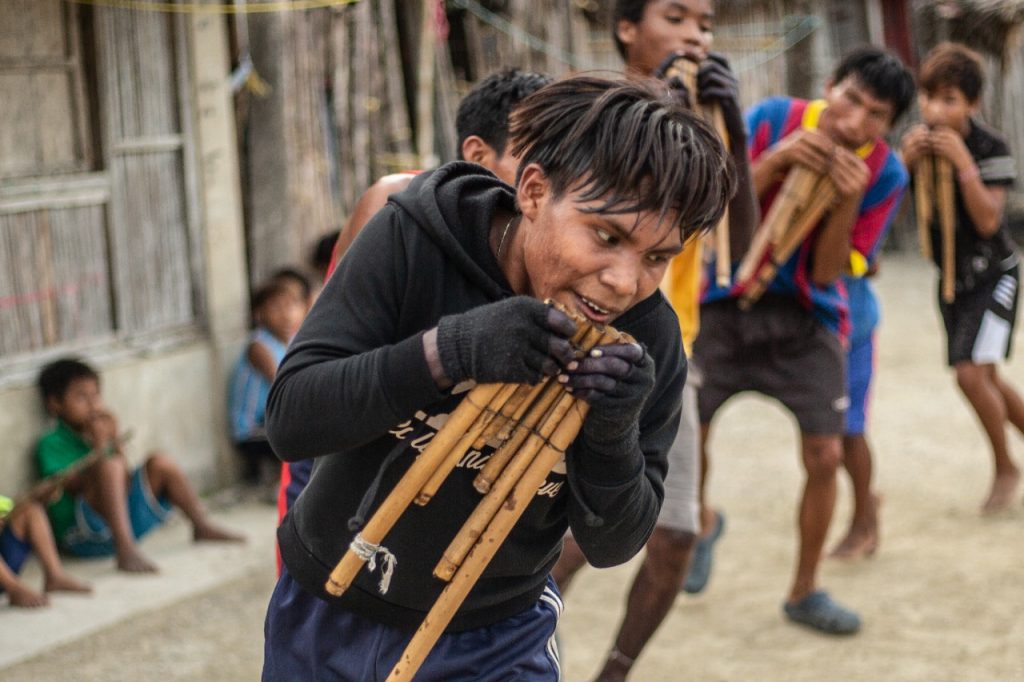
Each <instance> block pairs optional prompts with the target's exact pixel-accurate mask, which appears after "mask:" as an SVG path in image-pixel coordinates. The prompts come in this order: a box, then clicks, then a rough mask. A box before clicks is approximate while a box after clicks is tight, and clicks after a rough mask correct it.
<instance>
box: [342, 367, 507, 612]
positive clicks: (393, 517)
mask: <svg viewBox="0 0 1024 682" xmlns="http://www.w3.org/2000/svg"><path fill="white" fill-rule="evenodd" d="M502 386H503V384H481V385H479V386H476V387H475V388H474V389H473V390H472V391H470V392H469V395H467V396H466V397H465V398H463V399H462V402H461V403H459V406H458V407H457V408H456V409H455V411H454V412H452V414H451V416H450V417H449V418H448V422H447V423H446V424H445V426H446V427H449V425H450V427H449V428H447V429H442V430H441V431H438V433H437V434H436V435H435V436H434V439H433V440H432V441H430V444H429V445H428V446H427V447H426V449H424V450H423V452H422V453H421V454H420V456H419V457H417V458H416V461H414V462H413V463H412V465H411V466H410V467H409V470H408V471H407V472H406V473H405V475H404V476H403V477H402V479H401V480H400V481H399V482H398V485H397V486H395V489H394V490H392V491H391V493H390V494H389V495H388V496H387V497H386V498H385V499H384V502H382V503H381V505H380V507H378V508H377V511H376V512H375V513H374V514H373V516H372V517H370V520H369V522H368V523H367V524H366V526H365V527H364V528H363V529H362V531H361V532H359V533H358V534H357V535H356V537H355V539H354V540H353V544H355V543H356V541H357V540H358V541H362V542H363V543H366V544H368V545H371V546H376V545H379V544H380V542H381V540H383V539H384V536H385V535H387V533H388V531H390V530H391V528H392V527H393V526H394V525H395V522H396V521H397V520H398V517H399V515H401V513H402V512H403V511H405V509H406V507H408V506H409V503H410V502H412V500H413V498H414V497H416V495H417V494H418V493H419V491H420V488H421V487H422V486H423V484H424V482H426V481H427V479H429V478H430V476H431V475H432V474H433V473H434V470H435V469H437V467H438V465H439V463H440V462H442V461H443V460H444V458H445V456H446V455H447V454H448V451H449V450H450V449H451V447H452V446H453V445H454V444H455V443H456V442H457V441H458V440H459V439H460V438H461V437H462V436H463V434H464V433H465V432H466V430H467V429H469V428H470V426H472V424H473V423H474V422H475V421H476V420H477V418H478V417H479V416H480V413H481V412H482V411H483V409H484V407H485V406H486V405H487V404H488V403H489V402H490V401H491V399H492V398H493V397H494V396H495V395H496V394H497V392H498V391H499V390H501V388H502ZM364 563H366V559H363V558H361V557H360V556H359V555H358V554H356V552H355V551H354V550H353V549H352V547H351V546H350V547H349V549H348V550H346V552H345V554H344V556H342V558H341V560H340V561H339V562H338V565H337V566H335V567H334V570H333V571H331V576H330V578H329V579H328V581H327V583H326V585H324V589H325V590H327V592H328V593H330V594H332V595H334V596H336V597H337V596H340V595H341V594H342V593H343V592H344V591H345V590H347V589H348V587H349V585H351V584H352V580H353V578H355V575H356V573H358V572H359V569H360V568H362V566H363V564H364Z"/></svg>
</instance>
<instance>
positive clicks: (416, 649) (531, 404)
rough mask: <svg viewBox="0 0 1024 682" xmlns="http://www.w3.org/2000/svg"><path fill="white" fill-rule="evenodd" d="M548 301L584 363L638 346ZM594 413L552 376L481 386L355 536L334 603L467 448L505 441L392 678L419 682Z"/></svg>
mask: <svg viewBox="0 0 1024 682" xmlns="http://www.w3.org/2000/svg"><path fill="white" fill-rule="evenodd" d="M548 303H549V305H554V306H555V307H557V308H558V309H559V310H561V311H562V312H563V313H565V314H567V315H569V316H570V317H571V318H572V319H573V321H574V322H576V324H577V332H576V335H575V336H574V337H573V338H572V343H573V345H574V346H575V347H576V348H577V349H578V350H577V355H578V356H579V357H582V356H583V355H585V354H586V353H588V352H589V351H590V350H591V349H593V348H594V346H597V345H603V344H611V343H632V342H633V339H632V338H631V337H630V336H629V335H628V334H623V333H621V332H618V331H616V330H615V329H613V328H611V327H598V326H595V325H592V324H591V323H590V322H589V321H588V320H587V319H586V318H584V317H582V316H581V315H579V314H577V313H575V312H573V311H570V310H568V309H566V308H564V307H562V306H560V305H558V304H556V303H552V302H550V301H549V302H548ZM587 409H588V405H587V403H586V402H584V401H582V400H579V399H577V398H575V397H574V396H573V395H572V394H571V393H569V392H568V391H566V390H565V388H564V387H563V386H562V385H561V384H560V383H559V382H557V381H553V380H550V379H549V378H547V377H545V379H544V380H542V381H541V382H540V383H538V384H535V385H528V384H481V385H478V386H476V387H475V388H474V389H473V390H471V391H470V392H469V394H468V395H467V396H466V397H465V398H464V399H463V400H462V402H461V403H460V404H459V406H458V407H457V408H456V409H455V411H454V412H452V414H451V416H450V417H449V418H448V421H447V422H446V423H445V424H444V426H443V427H442V428H441V429H440V430H439V431H438V432H437V434H436V435H435V436H434V439H433V440H432V441H431V442H430V444H429V445H428V446H427V448H426V449H425V450H424V451H423V452H422V453H421V454H420V456H419V457H418V458H417V459H416V461H415V462H413V464H412V465H411V466H410V467H409V470H408V471H407V472H406V473H405V475H404V476H403V477H402V479H401V480H400V481H399V482H398V484H397V485H396V486H395V488H394V490H392V491H391V493H390V494H389V495H388V496H387V498H385V499H384V501H383V502H382V503H381V505H380V507H379V508H378V509H377V511H376V512H375V513H374V514H373V516H372V517H371V518H370V520H369V521H368V522H367V524H366V526H365V527H364V528H363V529H362V531H361V532H360V533H359V534H357V535H356V537H355V539H354V540H353V541H352V544H351V545H350V546H349V549H348V551H346V552H345V555H344V556H343V557H342V558H341V561H339V562H338V565H337V566H335V568H334V570H333V571H332V572H331V576H330V578H329V580H328V581H327V584H326V585H325V589H326V590H327V592H329V593H330V594H333V595H335V596H339V595H341V594H342V593H343V592H344V591H345V590H346V589H348V587H349V586H350V585H351V584H352V581H353V580H354V579H355V576H356V574H357V573H358V572H359V569H360V568H361V567H362V566H363V564H364V563H365V562H366V561H367V560H370V559H372V557H373V556H374V554H375V553H376V552H377V551H378V549H379V548H380V544H381V542H382V541H383V540H384V537H385V536H386V535H387V533H388V532H389V531H390V530H391V528H392V527H393V526H394V525H395V523H396V522H397V521H398V518H399V517H400V516H401V515H402V513H403V512H404V511H405V509H406V508H408V506H409V504H410V503H416V504H419V505H424V504H427V503H428V502H429V501H430V499H431V498H432V497H433V496H434V494H435V493H436V492H437V490H438V489H439V488H440V487H441V484H442V483H443V482H444V480H445V478H447V476H448V474H449V473H451V471H452V469H454V468H455V466H456V465H457V464H458V462H459V460H460V459H462V457H463V455H464V454H465V453H466V451H467V450H468V449H470V448H471V447H472V448H477V449H479V448H481V447H483V446H484V444H485V443H486V442H487V441H489V440H491V439H492V438H497V439H498V441H500V442H501V445H500V446H499V447H498V448H497V449H496V450H495V451H494V453H493V454H492V455H491V457H490V459H489V460H488V461H487V463H486V465H485V466H484V468H483V469H482V470H481V471H480V473H479V474H478V475H477V477H476V480H475V481H474V482H473V486H474V487H475V488H476V490H477V491H478V492H480V493H482V494H483V497H482V498H481V500H480V502H479V504H478V505H477V507H476V509H475V510H474V511H473V513H472V514H471V515H470V517H469V519H467V521H466V522H465V524H464V525H463V526H462V528H461V530H460V531H459V533H458V534H457V535H456V536H455V539H454V540H452V542H451V544H450V545H449V546H448V548H447V549H446V550H445V552H444V555H443V557H442V558H441V560H440V562H439V563H438V565H437V566H436V567H435V569H434V575H435V576H436V577H437V578H439V579H441V580H444V581H446V582H447V583H448V585H446V586H445V588H444V590H443V591H442V592H441V595H440V596H439V597H438V599H437V601H436V602H435V603H434V606H433V607H432V608H431V610H430V612H429V613H428V614H427V616H426V618H425V619H424V620H423V623H422V624H421V625H420V627H419V629H418V630H417V631H416V634H415V635H414V636H413V638H412V641H411V642H410V643H409V645H408V646H407V647H406V649H405V651H404V652H403V653H402V656H401V658H400V659H399V662H398V664H397V665H396V666H395V668H394V669H393V670H392V671H391V675H390V676H389V677H388V680H390V681H392V682H398V681H399V680H411V679H412V678H413V676H414V675H415V674H416V671H417V670H419V668H420V666H421V665H422V664H423V661H424V660H426V657H427V655H428V654H429V653H430V650H431V649H432V648H433V646H434V644H435V643H436V642H437V639H438V638H439V637H440V636H441V634H442V633H443V632H444V630H445V628H446V627H447V626H448V624H449V623H450V622H451V620H452V618H453V617H454V616H455V612H456V611H457V610H458V608H459V606H460V605H461V604H462V602H463V601H464V600H465V598H466V595H467V594H469V591H470V589H472V587H473V585H475V584H476V582H477V580H478V579H479V578H480V575H481V574H482V573H483V571H484V569H485V568H486V567H487V565H488V564H489V563H490V561H491V559H493V558H494V555H495V554H496V553H497V552H498V549H499V548H500V547H501V545H502V543H503V542H504V541H505V538H506V537H507V536H508V534H509V533H510V532H511V530H512V527H513V526H514V525H515V523H516V522H517V521H518V520H519V517H520V516H522V514H523V512H524V511H525V510H526V507H527V506H528V505H529V504H530V502H531V501H532V500H533V498H534V496H535V495H536V492H537V490H538V489H539V488H540V486H541V485H543V483H544V480H545V479H546V477H547V475H548V474H549V473H550V471H551V469H552V468H553V467H554V466H555V465H556V464H558V462H559V461H560V460H561V459H562V457H563V456H564V454H565V451H566V449H567V448H568V447H569V445H570V444H571V443H572V442H573V440H574V439H575V438H576V435H577V434H578V433H579V431H580V429H581V428H582V426H583V420H584V418H585V417H586V415H587Z"/></svg>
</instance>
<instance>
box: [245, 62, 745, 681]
mask: <svg viewBox="0 0 1024 682" xmlns="http://www.w3.org/2000/svg"><path fill="white" fill-rule="evenodd" d="M510 132H511V140H512V147H511V150H512V152H513V153H514V154H515V155H516V156H517V157H518V158H520V166H519V170H518V173H517V183H516V187H515V189H513V188H511V187H509V186H508V185H506V184H504V183H502V182H501V181H500V180H498V179H497V178H495V177H494V176H492V175H490V174H485V173H481V172H480V170H479V168H478V167H477V166H475V165H471V164H466V163H453V164H448V165H446V166H443V167H441V168H440V169H438V170H435V171H431V172H427V173H423V174H421V175H419V176H417V177H416V178H415V179H414V180H413V181H412V182H411V183H410V185H409V187H408V188H407V189H406V190H405V191H404V192H402V193H400V194H397V195H393V196H392V197H391V198H390V199H389V201H388V204H387V205H386V206H385V207H384V209H383V210H381V211H380V212H379V213H377V214H376V215H375V216H374V218H373V219H371V221H370V222H369V224H367V226H366V227H365V228H364V230H363V231H362V234H361V235H360V237H359V239H357V240H356V241H355V242H354V243H353V245H352V247H351V249H350V251H349V252H348V254H347V255H346V257H345V258H344V259H343V260H342V261H341V263H340V264H339V266H338V269H337V270H336V271H335V273H334V274H333V275H332V276H331V278H330V280H329V281H328V283H327V286H326V287H325V289H324V292H323V294H321V296H320V298H319V299H318V301H317V303H316V304H315V305H314V307H313V310H312V311H311V313H310V315H309V317H307V319H306V321H305V322H304V324H303V326H302V329H301V330H300V331H299V334H298V335H297V336H296V338H295V341H294V342H293V344H292V346H291V349H290V350H289V352H288V354H287V355H286V357H285V360H284V362H283V364H282V366H281V369H280V371H279V373H278V377H277V379H276V381H275V383H274V386H273V387H272V389H271V394H270V400H269V403H268V410H267V414H268V421H267V426H268V434H269V436H270V439H271V442H272V443H273V445H274V450H275V452H277V453H278V455H280V456H281V457H282V458H284V459H288V458H293V457H308V456H310V455H312V456H316V457H323V459H322V460H321V461H320V462H318V464H317V467H316V470H315V473H314V475H313V477H312V478H311V480H310V483H309V486H308V487H307V488H306V490H305V491H304V492H303V494H302V495H301V496H300V497H299V499H298V500H297V501H296V503H295V505H294V506H293V507H292V509H291V511H290V512H289V514H288V516H287V517H286V518H285V521H284V524H283V525H282V527H281V528H280V530H279V532H278V537H279V540H280V545H281V554H282V557H283V559H284V563H285V571H284V572H283V574H282V576H281V579H280V580H279V581H278V585H277V588H276V589H275V592H274V595H273V596H272V598H271V601H270V605H269V608H268V613H267V622H266V648H265V658H264V671H263V679H264V680H293V679H313V678H316V679H332V680H373V679H382V677H383V676H384V675H386V674H387V672H388V671H389V670H390V669H391V667H392V666H393V665H394V663H395V662H396V660H397V659H398V657H399V655H400V654H401V652H402V649H403V648H404V647H405V645H406V643H407V642H408V640H409V637H410V635H411V631H412V630H413V629H415V628H416V627H417V626H418V625H419V623H420V621H421V620H422V619H423V617H424V615H425V613H426V612H427V611H428V610H429V609H430V607H431V604H432V603H433V601H434V600H435V599H436V598H437V596H438V595H439V594H440V592H441V588H442V583H440V582H438V581H436V580H435V579H433V578H432V577H431V571H432V568H433V567H434V565H435V564H436V563H437V560H438V559H439V558H440V556H441V554H442V552H443V550H444V546H445V545H446V544H447V542H448V541H449V540H450V539H451V538H452V537H453V536H454V535H455V533H456V531H457V530H458V529H459V526H461V524H462V522H463V521H464V520H465V519H466V517H467V516H468V514H469V513H470V512H471V511H472V510H473V508H474V507H475V506H476V504H477V502H478V501H479V494H478V493H476V492H475V490H474V489H473V487H472V481H473V478H474V477H475V473H476V468H478V467H480V466H482V465H483V462H484V461H485V460H486V458H487V457H488V456H489V455H490V454H491V448H492V445H493V443H492V444H489V445H488V446H485V447H484V448H483V449H482V450H481V451H475V450H470V451H469V452H468V453H467V454H466V456H465V457H464V458H463V460H462V462H460V466H458V467H456V468H455V470H454V471H453V472H452V474H451V475H450V476H449V477H448V478H447V480H446V481H445V483H444V484H443V485H442V486H441V488H440V490H439V491H438V492H437V494H436V495H435V496H434V498H433V500H432V501H431V502H430V503H429V504H428V505H427V506H425V507H410V508H409V509H408V510H406V512H405V513H404V514H403V515H402V516H401V517H400V518H399V520H398V522H397V524H396V525H395V526H394V527H393V529H392V530H391V532H390V533H388V534H387V536H386V537H385V538H384V540H383V542H382V544H381V546H380V547H379V548H378V549H377V554H378V559H379V562H378V564H377V570H375V571H373V573H371V572H370V571H361V572H360V573H359V574H358V576H357V577H356V579H355V581H354V583H353V584H352V586H351V587H349V588H348V589H347V590H346V591H345V592H344V593H343V594H342V596H341V597H331V596H329V594H328V593H327V592H326V590H325V588H324V585H325V583H326V582H327V579H328V575H329V572H330V570H331V568H332V567H333V566H334V565H335V564H336V563H337V561H338V559H339V558H340V557H341V556H342V554H343V553H344V552H345V550H346V548H347V546H348V544H349V543H350V542H351V541H352V539H353V537H354V533H355V529H357V528H358V527H359V525H360V523H359V522H360V520H361V519H365V518H366V517H367V516H368V515H369V513H370V512H372V511H373V509H374V507H375V506H376V505H377V504H379V502H380V500H381V498H382V496H383V495H384V494H386V492H387V491H388V490H390V489H391V488H392V487H393V486H394V485H395V483H396V482H397V481H398V479H399V478H400V477H401V476H402V474H403V473H404V472H405V471H406V470H407V469H408V467H409V465H410V464H411V463H412V461H413V460H414V459H415V457H416V454H417V452H418V451H420V450H422V449H423V448H424V447H425V446H426V444H427V443H428V442H429V441H430V440H431V438H433V436H434V435H435V434H436V432H437V429H438V428H439V427H440V425H441V424H442V423H443V422H444V421H445V419H446V417H447V415H448V414H449V413H450V412H451V411H452V409H453V408H454V407H455V406H456V405H457V404H458V403H459V401H460V399H461V398H462V396H463V394H464V392H465V391H466V390H467V388H468V387H469V386H470V385H472V383H495V382H498V383H535V382H537V381H539V380H540V379H541V377H542V376H544V375H549V376H550V375H555V374H560V377H559V379H558V381H560V382H562V383H564V384H565V385H566V386H567V387H568V388H570V389H571V390H572V391H573V392H574V394H575V395H576V396H578V397H580V398H583V399H585V400H587V401H588V402H589V403H590V412H589V414H588V416H587V418H586V421H585V423H584V425H583V428H582V430H581V431H580V433H579V436H578V437H577V438H576V439H575V441H574V442H573V443H572V445H571V446H570V447H569V448H568V450H567V451H566V457H565V462H564V466H563V465H557V466H556V467H555V469H554V470H553V472H552V473H551V475H550V476H549V477H548V479H547V481H546V482H545V483H544V484H543V485H542V486H540V488H539V490H538V494H537V495H536V496H534V497H533V499H532V501H531V503H530V504H529V506H528V507H527V508H526V512H525V515H524V516H523V517H522V518H521V519H520V521H519V523H518V525H517V526H516V527H515V528H514V529H513V531H512V533H511V535H510V536H509V537H508V539H507V541H506V542H505V544H504V545H503V546H502V547H501V549H500V550H499V551H498V553H497V555H496V557H495V558H494V560H493V561H492V562H491V563H490V565H489V566H488V568H487V570H486V571H485V572H484V574H483V576H482V578H481V579H480V580H479V582H477V583H476V585H475V587H474V588H473V590H472V591H471V592H470V593H469V596H468V598H467V599H466V601H465V602H463V604H462V606H461V607H460V609H459V610H458V612H457V613H456V615H455V618H454V619H453V620H452V621H451V623H450V625H449V626H448V628H447V631H446V633H445V634H444V635H443V636H442V637H441V638H440V640H439V641H438V643H437V645H436V647H435V648H434V649H433V651H432V652H431V654H430V656H428V657H427V659H426V662H425V663H424V665H423V667H422V668H421V669H420V673H419V674H420V675H421V676H422V679H445V680H487V679H493V680H506V679H523V680H555V679H558V677H559V671H558V662H557V651H556V649H555V647H554V642H553V639H552V636H553V633H554V628H555V624H556V621H557V613H558V610H559V608H560V607H559V604H560V602H559V599H558V596H557V592H556V591H555V590H554V589H553V587H552V584H551V583H550V579H549V577H548V574H549V572H550V569H551V566H552V565H553V564H554V562H555V559H556V558H557V556H558V553H559V551H560V549H561V542H562V536H563V535H564V533H565V531H566V529H567V528H568V527H570V526H571V527H572V529H573V531H574V536H575V537H576V540H577V541H578V542H579V544H580V546H581V547H582V549H583V551H584V553H585V554H586V555H587V558H588V560H590V561H591V563H594V564H595V565H598V566H610V565H615V564H618V563H621V562H624V561H626V560H628V559H629V558H630V557H631V556H633V555H634V554H635V553H636V552H637V551H639V550H640V548H641V547H643V545H644V543H645V542H646V541H647V538H648V536H649V535H650V533H651V530H652V528H653V527H654V524H655V520H656V518H657V515H658V511H659V508H660V506H661V496H662V481H663V479H664V474H665V458H666V452H667V450H668V448H669V446H670V445H671V442H672V439H673V437H674V435H675V431H676V426H677V424H678V420H679V396H680V394H681V391H682V386H683V384H684V382H685V375H686V371H685V358H684V356H683V353H682V351H681V341H680V337H679V327H678V324H677V322H676V320H675V317H674V315H673V314H672V311H671V309H670V308H669V306H668V304H667V303H666V302H665V300H664V298H663V297H662V296H661V294H660V293H659V292H658V284H659V282H660V280H661V277H662V275H663V274H664V271H665V268H666V266H667V264H668V261H669V260H670V259H671V258H672V257H673V256H674V255H676V254H678V253H679V252H680V251H681V250H682V246H683V243H684V241H685V240H686V239H687V238H688V237H690V236H691V235H693V234H696V233H697V232H700V231H702V230H704V229H706V228H707V227H710V226H711V225H714V224H715V223H716V222H717V220H718V218H719V217H720V216H721V214H722V211H723V210H724V204H725V202H726V200H727V199H728V197H729V196H730V195H731V192H732V184H733V178H732V170H731V167H730V164H729V163H728V160H727V158H726V157H725V154H724V150H723V149H722V146H721V144H720V143H719V142H718V141H717V139H716V137H715V134H714V132H713V131H712V130H711V129H710V128H708V127H707V126H706V125H705V124H703V123H701V122H699V121H698V120H697V119H696V118H695V117H694V116H692V115H691V114H689V113H687V112H686V111H684V110H682V109H681V108H679V107H678V106H677V105H676V104H675V103H674V102H673V101H672V100H671V98H668V97H666V96H665V95H664V94H663V93H659V92H657V91H654V90H652V89H650V88H648V87H646V86H643V85H638V84H634V83H627V82H619V81H609V80H604V79H599V78H592V77H576V78H571V79H568V80H565V81H562V82H559V83H553V84H551V85H549V86H547V87H545V88H542V89H541V90H539V91H538V92H536V93H534V94H533V95H531V96H530V97H528V98H527V99H525V100H524V101H523V102H522V104H521V105H520V107H519V108H518V109H517V110H516V112H515V114H514V115H513V120H512V126H511V131H510ZM543 299H553V300H555V301H557V302H559V303H561V304H563V305H565V306H568V307H569V308H571V309H572V310H574V311H578V312H579V313H580V314H581V315H583V316H585V317H586V318H587V319H588V320H590V321H591V322H593V323H597V324H608V323H614V324H615V326H616V328H617V329H619V330H621V331H625V332H628V333H629V334H631V335H632V336H633V337H634V338H636V339H637V340H638V341H640V342H641V344H645V345H641V344H612V345H604V346H600V347H599V349H600V351H601V352H600V353H599V356H600V357H595V356H593V355H591V356H588V357H587V358H585V359H581V360H577V359H576V358H575V356H574V354H573V352H572V349H571V347H570V344H569V342H568V339H569V337H570V336H572V334H573V333H574V332H575V325H574V323H572V322H571V320H569V318H568V317H566V316H565V315H564V314H562V313H559V312H557V311H556V310H555V309H553V308H551V307H549V306H546V305H544V304H543V303H542V302H541V301H542V300H543ZM350 519H351V521H352V523H351V524H350V523H349V520H350ZM381 572H385V573H387V572H390V573H391V575H390V578H391V579H390V584H389V585H387V584H381V582H382V581H381V580H380V578H381V577H382V576H381V575H380V574H381ZM385 582H386V581H385Z"/></svg>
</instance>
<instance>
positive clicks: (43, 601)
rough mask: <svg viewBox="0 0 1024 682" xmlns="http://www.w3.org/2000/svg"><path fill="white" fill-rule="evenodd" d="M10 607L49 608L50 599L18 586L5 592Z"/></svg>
mask: <svg viewBox="0 0 1024 682" xmlns="http://www.w3.org/2000/svg"><path fill="white" fill-rule="evenodd" d="M7 594H8V598H9V599H10V600H11V606H17V607H18V608H22V609H38V608H39V607H40V606H49V605H50V599H49V597H47V596H46V595H45V594H39V593H38V592H36V591H34V590H30V589H29V588H27V587H25V586H24V585H21V584H18V585H15V586H14V587H12V588H11V589H10V590H8V591H7Z"/></svg>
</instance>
